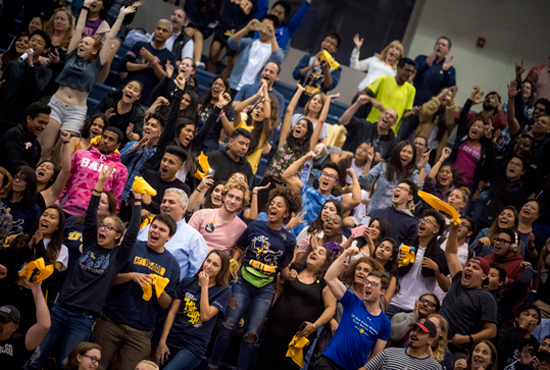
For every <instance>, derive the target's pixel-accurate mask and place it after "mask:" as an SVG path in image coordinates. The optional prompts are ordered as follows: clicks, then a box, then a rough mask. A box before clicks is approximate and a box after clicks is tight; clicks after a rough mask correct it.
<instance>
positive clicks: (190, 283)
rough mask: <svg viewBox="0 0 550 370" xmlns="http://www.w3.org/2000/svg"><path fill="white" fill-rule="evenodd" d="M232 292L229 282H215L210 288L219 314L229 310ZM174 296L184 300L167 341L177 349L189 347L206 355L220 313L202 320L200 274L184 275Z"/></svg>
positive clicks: (209, 293) (196, 352)
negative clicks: (197, 275)
mask: <svg viewBox="0 0 550 370" xmlns="http://www.w3.org/2000/svg"><path fill="white" fill-rule="evenodd" d="M230 293H231V289H230V288H229V286H227V285H222V286H217V285H214V286H213V287H210V288H208V303H209V304H210V306H214V307H216V308H217V309H218V310H219V312H218V314H219V313H220V312H225V307H226V306H227V300H228V299H229V296H230ZM174 298H175V299H179V300H181V304H180V308H179V309H178V312H177V313H176V318H175V319H174V324H173V325H172V329H171V330H170V334H169V335H168V339H167V340H166V344H167V345H168V346H169V347H173V348H177V349H187V350H189V351H191V352H192V353H194V354H196V355H197V356H200V357H202V356H203V355H204V354H205V353H206V348H207V346H208V342H209V341H210V336H211V335H212V329H214V324H215V323H216V318H217V316H218V314H216V316H214V317H212V318H211V319H210V320H208V321H207V322H204V323H203V322H202V320H201V311H200V303H201V287H200V286H199V279H198V277H187V278H185V279H183V280H182V281H181V283H180V284H179V286H178V289H177V291H176V295H175V297H174ZM174 355H175V353H174Z"/></svg>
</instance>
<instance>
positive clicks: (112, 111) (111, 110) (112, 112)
mask: <svg viewBox="0 0 550 370" xmlns="http://www.w3.org/2000/svg"><path fill="white" fill-rule="evenodd" d="M104 114H105V117H107V119H110V118H111V117H112V116H114V115H115V108H113V107H111V108H109V109H107V110H106V111H105V113H104Z"/></svg>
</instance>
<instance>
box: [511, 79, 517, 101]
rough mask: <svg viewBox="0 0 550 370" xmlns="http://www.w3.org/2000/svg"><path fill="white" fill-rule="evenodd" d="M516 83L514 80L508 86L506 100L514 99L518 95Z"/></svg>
mask: <svg viewBox="0 0 550 370" xmlns="http://www.w3.org/2000/svg"><path fill="white" fill-rule="evenodd" d="M518 93H519V91H518V83H517V82H516V80H514V81H510V84H509V85H508V98H509V99H514V98H515V97H516V96H517V95H518Z"/></svg>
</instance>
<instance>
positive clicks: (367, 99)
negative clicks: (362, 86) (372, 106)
mask: <svg viewBox="0 0 550 370" xmlns="http://www.w3.org/2000/svg"><path fill="white" fill-rule="evenodd" d="M356 102H357V103H359V105H364V104H367V103H368V102H370V96H368V95H367V94H361V95H359V97H358V98H357V101H356Z"/></svg>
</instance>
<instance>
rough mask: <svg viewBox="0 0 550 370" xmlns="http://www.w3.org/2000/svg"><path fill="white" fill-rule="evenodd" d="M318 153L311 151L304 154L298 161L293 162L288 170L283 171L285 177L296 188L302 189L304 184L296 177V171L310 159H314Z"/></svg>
mask: <svg viewBox="0 0 550 370" xmlns="http://www.w3.org/2000/svg"><path fill="white" fill-rule="evenodd" d="M315 157H317V155H316V154H315V153H314V152H309V153H307V154H306V155H304V156H303V157H302V158H300V159H298V160H297V161H296V162H294V163H292V164H291V165H290V166H289V167H288V168H287V169H286V170H285V172H283V179H284V180H285V181H286V182H287V183H288V184H289V185H290V186H294V187H295V188H296V189H298V190H300V189H301V188H302V186H303V184H302V181H300V179H299V178H297V177H296V173H297V172H298V170H299V169H300V167H302V166H303V165H304V163H306V162H307V161H308V160H310V159H314V158H315Z"/></svg>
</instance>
